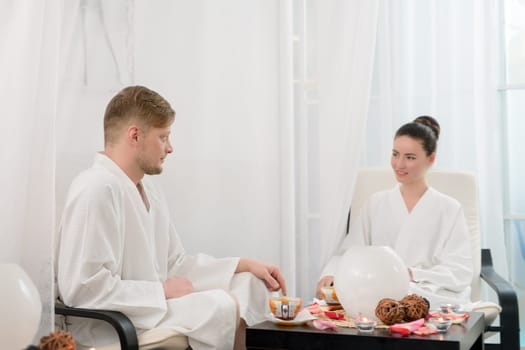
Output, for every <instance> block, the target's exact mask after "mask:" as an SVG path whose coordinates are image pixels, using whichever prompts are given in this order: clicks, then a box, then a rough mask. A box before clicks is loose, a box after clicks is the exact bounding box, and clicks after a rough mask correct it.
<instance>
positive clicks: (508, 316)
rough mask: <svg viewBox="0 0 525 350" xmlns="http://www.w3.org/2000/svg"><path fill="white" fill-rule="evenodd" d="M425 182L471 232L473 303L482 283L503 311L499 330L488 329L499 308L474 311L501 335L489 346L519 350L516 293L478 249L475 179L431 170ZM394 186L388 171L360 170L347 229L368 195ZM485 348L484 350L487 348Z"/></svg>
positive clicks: (490, 330)
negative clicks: (449, 201) (459, 212)
mask: <svg viewBox="0 0 525 350" xmlns="http://www.w3.org/2000/svg"><path fill="white" fill-rule="evenodd" d="M427 180H428V183H429V185H430V186H432V187H433V188H435V189H436V190H438V191H440V192H442V193H444V194H447V195H449V196H450V197H452V198H455V199H456V200H457V201H459V202H460V204H461V205H462V207H463V211H464V213H465V219H466V221H467V225H468V228H469V231H470V241H471V247H472V256H473V259H474V277H473V279H472V283H471V290H472V293H471V299H472V301H479V300H480V287H481V280H482V279H483V280H485V282H486V283H487V284H488V285H489V286H490V287H491V288H492V289H493V290H494V291H495V292H496V293H497V295H498V300H499V305H500V306H501V310H502V311H501V313H500V314H499V316H500V326H499V327H494V326H491V324H492V322H493V321H494V319H495V318H496V317H497V316H498V313H499V308H498V307H491V306H490V304H489V303H486V304H485V307H480V308H478V309H476V311H480V312H484V313H485V321H486V324H487V327H486V330H487V332H499V333H500V344H498V346H496V345H492V344H490V346H491V347H492V348H500V349H505V350H506V349H519V315H518V300H517V296H516V293H515V292H514V290H513V288H512V287H511V285H510V284H509V283H508V282H507V281H505V280H504V279H503V278H502V277H501V276H499V275H498V274H497V273H496V272H495V270H494V269H493V267H492V258H491V255H490V250H489V249H483V250H482V249H481V248H480V228H479V217H480V215H479V197H478V188H477V182H476V178H475V176H474V175H472V174H469V173H464V172H450V171H439V170H431V171H429V173H428V177H427ZM395 184H396V179H395V176H394V173H393V171H392V170H391V169H386V168H380V169H362V170H361V171H359V173H358V176H357V180H356V184H355V189H354V195H353V197H352V204H351V207H350V212H349V215H348V224H349V225H350V223H351V222H352V221H353V220H354V218H355V217H356V216H357V215H359V213H360V211H361V210H360V209H361V207H362V206H363V205H364V204H365V202H366V200H367V199H368V198H369V197H370V195H371V194H373V193H375V192H378V191H382V190H386V189H390V188H392V187H394V186H395ZM347 232H348V227H347ZM481 305H483V304H481ZM487 345H489V344H487ZM487 345H486V348H489V347H488V346H487Z"/></svg>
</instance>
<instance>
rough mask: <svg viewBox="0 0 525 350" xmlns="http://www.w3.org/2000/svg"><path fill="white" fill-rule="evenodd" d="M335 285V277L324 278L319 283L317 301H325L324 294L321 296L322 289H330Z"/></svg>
mask: <svg viewBox="0 0 525 350" xmlns="http://www.w3.org/2000/svg"><path fill="white" fill-rule="evenodd" d="M333 283H334V276H323V278H321V279H320V280H319V282H317V290H316V294H317V299H323V294H321V288H322V287H329V286H331V285H333Z"/></svg>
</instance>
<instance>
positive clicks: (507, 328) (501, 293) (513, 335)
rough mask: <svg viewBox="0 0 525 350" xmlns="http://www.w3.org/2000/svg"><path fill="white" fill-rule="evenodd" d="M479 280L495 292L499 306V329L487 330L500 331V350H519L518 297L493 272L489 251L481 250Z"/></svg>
mask: <svg viewBox="0 0 525 350" xmlns="http://www.w3.org/2000/svg"><path fill="white" fill-rule="evenodd" d="M481 278H482V279H483V280H484V281H485V282H487V284H488V285H489V286H490V287H491V288H492V289H493V290H494V291H495V292H496V294H497V295H498V301H499V305H500V306H501V313H500V327H499V328H498V327H489V328H488V330H499V331H500V339H501V348H502V349H519V348H520V336H519V332H520V327H519V309H518V297H517V296H516V292H515V291H514V288H512V286H511V284H510V283H509V282H507V281H506V280H505V279H504V278H503V277H501V276H500V275H499V274H498V273H497V272H496V270H494V267H493V265H492V255H491V254H490V249H482V250H481Z"/></svg>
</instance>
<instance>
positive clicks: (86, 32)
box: [57, 0, 291, 278]
mask: <svg viewBox="0 0 525 350" xmlns="http://www.w3.org/2000/svg"><path fill="white" fill-rule="evenodd" d="M79 4H81V3H80V2H77V3H76V4H75V3H73V2H70V3H68V4H67V5H66V7H67V8H68V12H69V13H70V14H71V16H70V18H71V19H70V20H67V26H66V28H65V30H64V31H65V35H64V37H65V38H68V40H65V42H64V46H63V47H64V51H65V53H64V57H65V62H64V67H65V69H64V72H63V80H62V81H63V85H62V89H61V97H62V98H61V101H60V110H59V114H58V119H57V139H58V143H57V174H58V175H57V208H58V211H59V212H60V211H61V208H62V205H63V200H64V196H65V191H66V190H67V187H68V185H69V182H70V181H71V179H72V177H73V176H74V175H75V174H76V173H78V172H79V171H80V170H81V169H83V168H85V167H88V166H89V165H90V164H91V161H92V158H93V155H94V153H95V152H96V151H98V150H101V149H102V148H103V140H102V117H103V113H104V107H105V105H106V104H107V102H108V101H109V99H110V98H111V96H112V95H113V94H115V92H116V91H117V90H118V89H120V88H122V87H123V86H124V85H127V84H140V85H145V86H148V87H150V88H152V89H154V90H156V91H158V92H159V93H161V94H162V95H163V96H164V97H166V98H167V99H168V100H169V101H170V102H171V103H172V105H173V107H174V109H175V110H176V113H177V116H176V120H175V123H174V127H173V132H172V143H173V145H174V152H173V154H172V155H171V156H170V157H169V158H168V160H167V162H166V163H165V171H164V173H163V174H162V175H161V176H158V177H157V180H158V182H159V184H160V185H161V186H162V188H163V189H164V190H165V193H166V195H167V199H168V202H169V204H170V209H171V212H172V214H173V216H174V218H175V224H176V227H177V229H178V231H179V233H180V235H181V236H182V239H183V242H184V244H185V247H186V249H187V250H188V251H189V252H190V253H196V252H205V253H209V254H212V255H215V256H230V255H235V256H249V257H255V258H259V259H264V260H267V261H270V262H273V263H280V255H281V251H280V247H281V245H280V239H281V230H280V223H281V208H280V205H279V203H280V193H281V192H280V191H281V189H280V186H281V183H280V137H279V131H280V118H281V117H280V115H279V102H280V100H279V80H278V79H279V75H278V72H279V32H278V30H279V26H278V23H279V22H278V21H279V6H278V5H279V4H278V2H277V1H250V2H246V1H240V0H231V1H221V2H214V1H191V2H188V1H156V2H153V3H152V2H151V1H133V2H128V1H118V2H112V3H109V4H108V3H107V2H99V1H93V2H87V3H85V4H86V6H84V7H83V6H79ZM287 117H288V118H291V116H283V118H287ZM284 269H286V267H284ZM287 277H290V278H291V276H287Z"/></svg>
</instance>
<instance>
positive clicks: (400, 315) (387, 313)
mask: <svg viewBox="0 0 525 350" xmlns="http://www.w3.org/2000/svg"><path fill="white" fill-rule="evenodd" d="M376 316H377V318H379V319H380V320H381V321H382V322H383V323H384V324H386V325H388V326H389V325H393V324H395V323H400V322H403V319H404V318H405V308H404V307H403V305H401V303H400V302H399V301H397V300H394V299H390V298H385V299H381V300H380V301H379V303H377V306H376Z"/></svg>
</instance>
